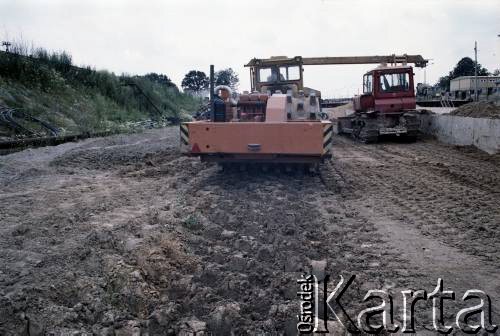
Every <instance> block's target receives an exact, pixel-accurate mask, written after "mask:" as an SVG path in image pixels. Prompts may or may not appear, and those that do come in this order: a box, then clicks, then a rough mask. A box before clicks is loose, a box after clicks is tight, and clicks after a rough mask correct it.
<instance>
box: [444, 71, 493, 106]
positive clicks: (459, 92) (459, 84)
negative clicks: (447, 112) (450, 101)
mask: <svg viewBox="0 0 500 336" xmlns="http://www.w3.org/2000/svg"><path fill="white" fill-rule="evenodd" d="M498 83H500V77H499V76H496V77H495V76H477V90H478V98H479V100H483V101H485V100H494V99H495V98H496V97H497V96H498V92H499V90H500V87H499V85H498ZM475 89H476V82H475V77H474V76H462V77H458V78H455V79H452V80H451V81H450V93H451V96H452V97H453V98H455V99H474V90H475Z"/></svg>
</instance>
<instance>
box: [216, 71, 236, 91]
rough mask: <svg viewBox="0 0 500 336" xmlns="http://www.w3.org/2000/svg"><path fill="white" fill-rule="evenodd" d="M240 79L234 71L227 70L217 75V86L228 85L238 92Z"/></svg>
mask: <svg viewBox="0 0 500 336" xmlns="http://www.w3.org/2000/svg"><path fill="white" fill-rule="evenodd" d="M239 82H240V79H239V78H238V75H237V74H236V72H234V70H233V69H231V68H227V69H224V70H220V71H217V72H216V73H215V85H227V86H229V87H230V88H231V89H233V90H236V89H237V88H238V84H239Z"/></svg>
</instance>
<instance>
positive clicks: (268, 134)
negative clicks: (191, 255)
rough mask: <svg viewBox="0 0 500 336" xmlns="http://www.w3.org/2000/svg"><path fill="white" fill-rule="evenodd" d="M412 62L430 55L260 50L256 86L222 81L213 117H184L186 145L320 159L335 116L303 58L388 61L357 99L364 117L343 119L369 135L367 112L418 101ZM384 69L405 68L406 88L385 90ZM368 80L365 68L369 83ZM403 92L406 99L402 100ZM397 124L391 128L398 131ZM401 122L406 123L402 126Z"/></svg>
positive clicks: (230, 155) (220, 158)
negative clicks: (235, 87) (266, 54)
mask: <svg viewBox="0 0 500 336" xmlns="http://www.w3.org/2000/svg"><path fill="white" fill-rule="evenodd" d="M408 63H413V64H415V66H421V67H423V66H425V65H426V63H427V60H425V59H424V58H423V57H422V56H420V55H401V56H396V55H389V56H354V57H311V58H307V57H301V56H296V57H291V58H289V57H284V56H274V57H271V58H267V59H257V58H254V59H252V60H250V62H248V64H246V65H245V66H246V67H249V68H250V79H251V92H244V93H243V94H241V95H239V97H238V99H235V98H234V97H233V94H232V92H231V89H230V88H229V87H226V86H218V87H216V88H215V89H214V90H213V92H214V93H215V95H214V99H212V109H211V113H210V119H209V120H202V121H195V122H189V123H183V124H181V148H182V149H183V151H184V152H187V153H188V154H190V155H196V156H200V157H201V159H202V160H204V161H216V162H222V163H224V162H255V161H261V162H271V163H277V162H287V163H306V164H309V165H310V166H317V164H318V163H319V162H321V161H322V160H324V158H326V157H329V156H330V150H331V143H332V140H331V138H332V133H333V132H332V123H331V122H330V121H328V120H321V106H320V100H321V92H320V91H319V90H315V89H311V88H308V87H305V86H304V81H303V66H305V65H332V64H337V65H339V64H385V66H384V69H381V68H380V69H379V70H376V75H375V76H374V74H372V75H371V76H372V77H371V78H372V79H371V83H372V84H370V85H372V86H371V91H368V90H366V91H364V93H363V95H362V96H361V97H356V98H355V99H354V100H355V106H356V107H357V110H356V111H357V112H356V113H358V112H359V118H361V119H363V120H358V119H359V118H358V116H357V115H356V117H352V118H350V119H349V118H346V119H343V120H342V122H341V123H342V126H341V129H342V131H343V132H351V134H353V135H355V136H356V135H357V136H359V135H361V136H362V135H363V134H364V133H363V132H362V131H361V130H363V129H364V130H366V128H364V126H361V125H362V124H363V122H364V120H365V119H366V118H367V116H370V117H374V118H375V119H377V118H378V117H379V116H381V115H384V116H386V117H387V118H389V115H388V114H387V113H388V112H391V113H392V114H393V115H396V110H398V109H399V110H398V111H399V112H398V113H399V114H404V113H402V112H401V111H400V110H401V108H404V109H406V108H411V106H412V105H411V103H410V102H409V101H408V99H411V97H410V96H413V102H414V100H415V95H414V91H413V72H412V68H411V67H409V66H408V65H407V64H408ZM387 64H392V65H393V66H391V67H389V66H387ZM398 64H400V65H398ZM384 73H386V74H392V73H396V74H397V76H396V77H395V78H389V80H390V81H392V82H391V83H390V84H394V83H395V82H394V80H397V79H398V78H400V79H401V78H404V79H405V80H406V81H405V82H401V85H402V87H401V89H402V90H403V91H398V92H388V93H387V94H388V95H389V96H381V97H379V96H377V95H376V93H378V91H377V90H374V85H380V79H379V78H380V76H379V75H382V74H384ZM398 75H399V77H398ZM401 76H402V77H401ZM367 81H368V80H367V75H365V83H366V82H367ZM384 83H385V82H384ZM391 87H393V86H391ZM403 92H404V94H403ZM370 97H371V98H370ZM381 99H382V100H381ZM401 99H403V101H404V102H403V103H400V102H401ZM396 100H397V102H396ZM356 101H358V103H356ZM386 106H389V107H390V108H385V107H386ZM381 107H382V109H381ZM413 108H414V105H413ZM400 112H401V113H400ZM381 113H382V114H381ZM391 118H392V115H391ZM377 120H378V119H377ZM365 124H366V123H365ZM388 125H389V124H388ZM391 125H392V124H391ZM398 125H399V124H398ZM389 126H390V125H389ZM389 126H387V125H386V126H385V127H384V129H385V130H386V131H387V132H389V131H393V130H391V127H389ZM393 129H394V127H393ZM401 130H402V128H401V129H400V128H398V129H397V132H401ZM368 133H369V132H368ZM369 134H371V133H369ZM377 136H378V135H377ZM369 140H371V138H370V139H369Z"/></svg>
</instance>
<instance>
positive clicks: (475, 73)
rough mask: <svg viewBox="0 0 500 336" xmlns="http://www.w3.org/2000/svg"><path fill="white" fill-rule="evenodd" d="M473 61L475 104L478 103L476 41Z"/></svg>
mask: <svg viewBox="0 0 500 336" xmlns="http://www.w3.org/2000/svg"><path fill="white" fill-rule="evenodd" d="M474 59H475V64H474V82H475V84H474V98H475V99H474V100H475V101H476V102H477V101H478V92H477V41H475V42H474Z"/></svg>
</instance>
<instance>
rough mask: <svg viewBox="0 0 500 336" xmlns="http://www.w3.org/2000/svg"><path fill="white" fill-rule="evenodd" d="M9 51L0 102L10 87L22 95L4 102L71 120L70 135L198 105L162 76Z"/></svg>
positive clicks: (3, 60) (175, 114)
mask: <svg viewBox="0 0 500 336" xmlns="http://www.w3.org/2000/svg"><path fill="white" fill-rule="evenodd" d="M12 50H15V51H16V52H17V53H16V54H15V53H6V52H0V79H3V80H1V81H0V85H1V86H2V87H3V89H4V91H7V92H6V93H5V94H4V95H3V96H4V97H2V93H1V92H2V91H1V90H0V102H1V99H2V98H4V100H9V99H10V98H9V95H10V96H12V94H9V90H10V91H12V87H16V88H17V89H18V90H19V91H22V92H24V93H25V94H23V95H13V96H15V97H16V98H15V99H10V100H9V102H7V101H6V102H5V103H9V104H11V106H14V107H19V108H25V109H27V110H29V111H30V112H31V113H33V114H34V115H37V116H44V117H45V118H46V119H47V120H51V121H58V122H61V120H67V119H69V120H72V121H74V123H70V124H71V126H70V127H69V126H68V127H69V128H70V129H73V130H74V131H82V130H84V131H93V130H94V131H97V130H102V129H106V128H109V125H115V124H119V123H124V122H127V121H139V120H144V119H147V118H162V117H163V118H165V117H167V118H180V117H181V115H185V113H186V111H193V112H194V111H195V110H196V108H197V107H198V106H199V104H200V101H199V99H196V98H193V97H191V96H189V95H186V94H183V93H180V92H179V90H178V88H177V87H176V85H175V84H174V83H172V81H171V80H170V79H169V78H168V76H166V75H163V74H156V73H150V74H147V75H145V76H130V75H121V76H117V75H115V74H114V73H111V72H108V71H96V70H95V69H93V68H91V67H76V66H74V65H73V64H72V57H71V55H69V54H68V53H66V52H48V51H47V50H45V49H43V48H37V49H33V50H32V52H31V54H28V48H26V47H25V46H24V45H21V46H18V47H16V48H13V49H12ZM7 82H8V83H7ZM0 89H1V88H0ZM17 93H19V92H17ZM21 96H22V97H24V98H22V99H21ZM26 97H27V98H26ZM47 97H49V98H48V99H45V98H47ZM33 101H35V102H33ZM66 123H67V122H66Z"/></svg>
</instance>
